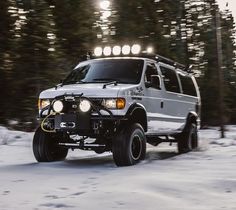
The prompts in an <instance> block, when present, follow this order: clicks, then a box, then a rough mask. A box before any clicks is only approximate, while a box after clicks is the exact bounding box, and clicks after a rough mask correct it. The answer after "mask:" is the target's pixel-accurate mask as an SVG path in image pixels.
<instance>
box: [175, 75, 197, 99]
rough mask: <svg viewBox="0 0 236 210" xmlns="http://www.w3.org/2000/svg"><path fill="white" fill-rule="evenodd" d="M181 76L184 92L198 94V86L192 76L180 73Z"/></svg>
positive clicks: (192, 94)
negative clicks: (196, 86)
mask: <svg viewBox="0 0 236 210" xmlns="http://www.w3.org/2000/svg"><path fill="white" fill-rule="evenodd" d="M179 77H180V81H181V84H182V89H183V94H186V95H191V96H197V92H196V88H195V86H194V83H193V80H192V78H191V77H189V76H184V75H182V74H179Z"/></svg>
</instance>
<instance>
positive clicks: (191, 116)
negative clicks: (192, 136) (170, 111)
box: [184, 112, 198, 131]
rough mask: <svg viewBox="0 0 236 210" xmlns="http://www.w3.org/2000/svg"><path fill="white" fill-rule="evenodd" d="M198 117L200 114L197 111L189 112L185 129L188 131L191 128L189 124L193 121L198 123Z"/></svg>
mask: <svg viewBox="0 0 236 210" xmlns="http://www.w3.org/2000/svg"><path fill="white" fill-rule="evenodd" d="M197 119H198V114H197V113H196V112H189V113H188V116H187V118H186V123H185V126H184V131H186V130H187V129H188V128H189V125H190V124H192V123H193V124H196V125H198V122H197Z"/></svg>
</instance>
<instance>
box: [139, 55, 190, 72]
mask: <svg viewBox="0 0 236 210" xmlns="http://www.w3.org/2000/svg"><path fill="white" fill-rule="evenodd" d="M142 56H143V57H147V58H151V59H154V60H156V61H157V62H162V63H165V64H168V65H171V66H174V67H175V68H178V69H180V70H182V71H186V72H187V73H192V65H187V66H185V65H183V64H181V63H178V62H176V61H174V60H171V59H169V58H166V57H164V56H161V55H158V54H155V55H147V54H146V55H142Z"/></svg>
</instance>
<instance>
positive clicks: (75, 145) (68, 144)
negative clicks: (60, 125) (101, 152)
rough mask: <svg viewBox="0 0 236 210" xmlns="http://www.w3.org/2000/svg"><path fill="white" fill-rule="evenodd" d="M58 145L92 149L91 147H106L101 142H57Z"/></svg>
mask: <svg viewBox="0 0 236 210" xmlns="http://www.w3.org/2000/svg"><path fill="white" fill-rule="evenodd" d="M58 145H59V146H64V147H70V148H74V149H75V148H78V149H85V150H87V149H92V148H101V147H106V145H103V144H76V143H59V144H58Z"/></svg>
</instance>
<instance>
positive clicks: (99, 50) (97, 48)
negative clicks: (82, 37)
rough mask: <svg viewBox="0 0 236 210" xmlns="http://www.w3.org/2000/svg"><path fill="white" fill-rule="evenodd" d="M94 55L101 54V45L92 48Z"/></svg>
mask: <svg viewBox="0 0 236 210" xmlns="http://www.w3.org/2000/svg"><path fill="white" fill-rule="evenodd" d="M94 55H95V56H97V57H99V56H101V55H102V48H101V47H96V48H95V49H94Z"/></svg>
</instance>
